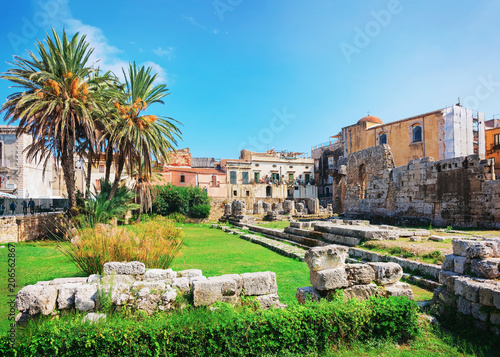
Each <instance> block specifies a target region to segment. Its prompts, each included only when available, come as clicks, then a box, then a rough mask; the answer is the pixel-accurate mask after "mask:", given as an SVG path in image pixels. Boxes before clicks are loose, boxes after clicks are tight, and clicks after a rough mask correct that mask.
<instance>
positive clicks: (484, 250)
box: [467, 242, 493, 259]
mask: <svg viewBox="0 0 500 357" xmlns="http://www.w3.org/2000/svg"><path fill="white" fill-rule="evenodd" d="M492 255H493V249H491V248H490V247H488V246H486V244H484V243H482V242H481V243H474V244H471V245H470V246H469V248H467V258H470V259H474V258H479V259H486V258H489V257H491V256H492Z"/></svg>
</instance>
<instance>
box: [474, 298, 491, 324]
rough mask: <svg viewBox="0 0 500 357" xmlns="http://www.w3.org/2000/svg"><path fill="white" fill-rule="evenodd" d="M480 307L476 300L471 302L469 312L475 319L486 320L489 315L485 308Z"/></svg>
mask: <svg viewBox="0 0 500 357" xmlns="http://www.w3.org/2000/svg"><path fill="white" fill-rule="evenodd" d="M481 307H482V305H481V304H479V303H477V302H474V303H472V308H471V313H472V316H474V318H475V319H476V320H479V321H481V322H486V321H488V320H489V318H490V315H489V314H488V313H487V312H485V309H481Z"/></svg>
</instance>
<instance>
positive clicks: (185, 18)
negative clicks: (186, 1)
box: [182, 15, 206, 30]
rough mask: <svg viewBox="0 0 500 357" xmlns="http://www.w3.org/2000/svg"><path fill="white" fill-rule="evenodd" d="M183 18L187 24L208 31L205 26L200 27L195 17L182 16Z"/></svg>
mask: <svg viewBox="0 0 500 357" xmlns="http://www.w3.org/2000/svg"><path fill="white" fill-rule="evenodd" d="M182 18H183V19H184V20H186V21H187V22H189V23H190V24H191V25H193V26H197V27H199V28H201V29H203V30H206V27H205V26H203V25H200V24H199V23H198V22H196V20H195V19H194V18H193V17H190V16H185V15H182Z"/></svg>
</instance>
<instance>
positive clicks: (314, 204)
mask: <svg viewBox="0 0 500 357" xmlns="http://www.w3.org/2000/svg"><path fill="white" fill-rule="evenodd" d="M306 204H307V209H308V210H309V214H318V213H319V199H317V198H308V199H306Z"/></svg>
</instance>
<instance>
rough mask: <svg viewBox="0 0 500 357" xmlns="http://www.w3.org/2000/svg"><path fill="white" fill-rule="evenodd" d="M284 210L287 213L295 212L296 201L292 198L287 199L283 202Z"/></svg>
mask: <svg viewBox="0 0 500 357" xmlns="http://www.w3.org/2000/svg"><path fill="white" fill-rule="evenodd" d="M283 211H285V214H295V202H294V201H292V200H285V201H284V202H283Z"/></svg>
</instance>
